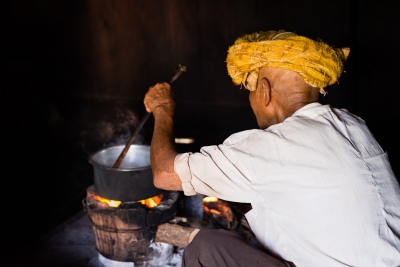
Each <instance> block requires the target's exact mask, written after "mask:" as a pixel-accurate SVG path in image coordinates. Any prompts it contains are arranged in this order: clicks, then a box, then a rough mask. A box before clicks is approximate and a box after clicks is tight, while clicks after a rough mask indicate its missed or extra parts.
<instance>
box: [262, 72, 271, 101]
mask: <svg viewBox="0 0 400 267" xmlns="http://www.w3.org/2000/svg"><path fill="white" fill-rule="evenodd" d="M261 87H262V93H263V98H264V105H265V106H268V105H269V102H271V85H270V84H269V81H268V80H267V79H266V78H262V79H261Z"/></svg>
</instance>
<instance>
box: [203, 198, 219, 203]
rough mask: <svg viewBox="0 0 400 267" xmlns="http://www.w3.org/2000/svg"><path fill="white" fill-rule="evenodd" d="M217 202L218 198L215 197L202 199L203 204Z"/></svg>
mask: <svg viewBox="0 0 400 267" xmlns="http://www.w3.org/2000/svg"><path fill="white" fill-rule="evenodd" d="M217 201H218V198H216V197H205V198H203V203H205V202H217Z"/></svg>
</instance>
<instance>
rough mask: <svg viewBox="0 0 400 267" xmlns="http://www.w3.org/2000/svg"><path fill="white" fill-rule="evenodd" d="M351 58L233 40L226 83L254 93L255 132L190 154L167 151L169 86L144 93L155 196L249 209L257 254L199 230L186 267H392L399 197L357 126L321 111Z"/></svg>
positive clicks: (325, 50)
mask: <svg viewBox="0 0 400 267" xmlns="http://www.w3.org/2000/svg"><path fill="white" fill-rule="evenodd" d="M348 54H349V49H347V48H344V49H337V48H336V49H335V48H332V47H331V46H329V45H327V44H325V43H323V42H320V41H314V40H311V39H309V38H306V37H303V36H299V35H296V34H294V33H290V32H285V31H282V30H281V31H267V32H259V33H254V34H249V35H245V36H243V37H241V38H239V39H237V40H236V42H235V44H234V45H232V46H231V47H230V48H229V51H228V57H227V67H228V73H229V75H230V76H231V78H232V80H233V82H234V83H235V84H237V85H241V86H243V87H245V88H246V89H248V90H249V91H250V95H249V100H250V105H251V108H252V110H253V112H254V114H255V117H256V119H257V122H258V125H259V127H260V129H254V130H247V131H243V132H239V133H236V134H233V135H231V136H230V137H229V138H227V139H226V140H225V141H224V142H223V144H220V145H215V146H206V147H203V148H201V150H200V152H197V153H182V154H177V152H176V151H175V150H174V136H173V115H174V106H175V102H174V100H173V97H172V94H171V88H170V85H169V84H168V83H158V84H156V85H155V86H153V87H151V88H150V89H149V91H148V93H147V94H146V96H145V99H144V103H145V106H146V110H147V111H148V112H152V113H153V115H154V118H155V125H154V133H153V139H152V143H151V156H150V157H151V164H152V168H153V175H154V184H155V186H157V187H159V188H162V189H165V190H183V191H184V193H185V194H186V195H194V194H204V195H209V196H215V197H218V198H221V199H224V200H227V201H233V202H241V203H251V207H252V209H251V210H250V211H249V212H247V213H246V218H247V220H248V222H249V224H250V226H251V229H252V231H253V232H254V234H255V236H256V237H257V239H258V240H259V241H260V243H261V244H262V245H263V246H264V247H265V251H261V250H258V249H256V248H254V247H252V246H251V245H249V244H247V243H246V242H245V241H244V240H242V239H241V238H240V237H239V236H237V235H235V234H234V233H232V232H229V231H226V230H221V229H218V230H217V229H203V230H200V231H199V232H198V233H197V234H196V235H195V236H194V238H193V240H192V241H191V243H190V244H189V245H188V246H187V247H186V248H185V252H184V257H183V266H190V267H193V266H218V267H221V266H230V267H231V266H290V265H295V266H306V267H310V266H319V267H320V266H400V239H399V238H400V210H399V209H400V188H399V184H398V181H397V179H396V177H395V175H394V174H393V172H392V169H391V166H390V163H389V160H388V155H387V154H386V152H385V151H383V150H382V148H381V146H380V145H379V144H378V143H377V141H376V140H375V138H374V137H373V135H372V134H371V132H370V131H369V129H368V127H367V126H366V124H365V122H364V121H363V120H362V119H360V118H359V117H357V116H355V115H353V114H351V113H350V112H348V111H347V110H344V109H337V108H333V107H331V106H329V105H321V104H320V103H318V97H319V94H320V93H321V94H325V93H326V92H325V90H324V88H325V87H326V86H328V85H331V84H333V83H335V82H337V81H338V79H339V77H340V74H341V73H342V70H343V64H344V62H345V60H346V58H347V56H348Z"/></svg>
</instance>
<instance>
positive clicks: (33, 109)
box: [0, 0, 400, 248]
mask: <svg viewBox="0 0 400 267" xmlns="http://www.w3.org/2000/svg"><path fill="white" fill-rule="evenodd" d="M397 6H398V5H397V4H396V1H381V2H379V4H375V3H374V2H371V1H352V0H335V1H334V0H328V1H319V0H308V1H295V0H292V1H290V0H282V1H264V0H263V1H261V0H246V1H243V0H242V1H240V0H229V1H228V0H192V1H187V0H186V1H185V0H168V1H147V0H135V1H129V0H120V1H111V0H109V1H106V0H86V1H82V0H68V1H66V0H64V1H50V0H14V1H8V3H6V4H4V3H3V4H2V8H1V13H2V16H1V20H2V21H1V25H2V27H1V30H2V31H1V32H2V35H1V47H0V48H1V50H0V68H1V74H0V77H1V80H0V81H1V83H0V84H1V87H2V90H1V92H2V97H1V106H2V113H1V115H2V120H1V121H2V127H1V129H2V131H1V133H2V139H3V142H4V146H3V150H2V151H3V160H2V179H1V180H2V182H3V186H2V187H1V193H2V195H3V196H4V200H5V203H4V204H3V206H5V207H4V208H3V216H2V218H3V219H2V229H6V230H4V231H2V233H1V238H2V240H9V243H10V247H11V248H12V247H13V245H21V244H27V243H30V242H32V241H33V240H35V239H37V238H38V237H39V236H41V235H43V234H44V233H46V232H47V231H49V229H51V228H52V227H55V226H56V225H58V224H60V223H61V222H62V221H64V220H65V219H67V218H69V217H70V216H71V215H72V214H74V213H76V212H78V211H80V210H82V204H81V200H82V198H83V197H84V196H85V190H86V188H87V187H88V186H89V185H91V184H92V182H93V178H92V168H91V166H90V165H89V164H88V162H87V157H88V155H90V154H91V153H93V152H94V151H96V150H98V149H100V148H102V147H104V146H107V145H110V144H116V143H117V142H119V143H124V142H126V140H127V138H129V136H130V134H131V131H132V130H133V129H134V127H135V125H136V123H137V122H138V120H139V119H140V118H141V117H142V116H143V114H144V112H145V110H144V107H143V104H142V99H143V96H144V94H145V92H146V91H147V88H148V87H149V86H151V85H152V84H154V83H155V82H157V81H162V80H163V81H165V80H168V79H169V77H170V76H171V75H172V73H173V72H174V70H175V68H176V67H177V65H178V64H183V65H185V66H187V67H188V72H187V73H186V74H185V76H184V77H182V78H181V79H180V80H178V81H176V83H175V84H174V92H175V97H176V100H177V114H176V134H177V136H178V137H194V138H195V139H196V143H195V144H193V145H191V146H188V147H184V146H180V147H178V149H179V150H181V151H183V150H197V149H198V148H199V147H201V146H202V145H207V144H216V143H219V142H222V141H223V140H224V139H225V138H226V137H228V136H229V134H231V133H233V132H235V131H239V130H244V129H250V128H256V127H257V125H256V121H255V119H254V116H253V114H252V112H251V109H250V107H249V105H248V92H246V91H245V90H240V89H239V87H237V86H235V85H233V83H232V82H231V80H230V78H229V76H228V74H227V71H226V65H225V58H226V52H227V50H228V47H229V46H230V45H232V44H233V42H234V41H235V39H236V38H237V37H239V36H241V35H243V34H247V33H252V32H256V31H263V30H270V29H272V30H279V29H285V30H288V31H294V32H297V33H298V34H300V35H305V36H308V37H311V38H320V39H322V40H323V41H325V42H327V43H329V44H331V45H333V46H336V47H344V46H349V47H350V48H351V53H350V57H349V59H348V61H347V62H346V65H345V73H344V74H343V75H342V77H341V79H340V81H339V84H335V85H332V86H331V87H329V88H327V90H328V95H327V96H326V97H323V98H321V102H323V103H330V104H332V105H334V106H337V107H343V108H347V109H349V110H350V111H352V112H354V113H356V114H357V115H360V116H361V117H362V118H364V119H365V120H366V121H367V123H368V125H369V126H370V127H371V129H372V131H373V133H374V134H375V136H376V138H377V139H378V140H379V141H380V142H381V144H382V146H383V147H384V148H385V149H386V150H387V151H388V152H389V157H390V159H391V161H392V163H393V167H394V170H395V172H396V174H397V176H398V177H399V175H400V169H399V167H398V166H399V165H400V158H399V157H400V156H399V152H398V151H399V148H400V145H399V141H398V138H397V131H396V130H395V128H394V127H395V126H396V124H397V122H398V121H399V116H400V115H399V113H400V111H399V109H398V108H397V106H398V103H397V102H398V100H399V92H398V89H397V79H396V78H397V76H398V75H397V72H396V71H397V66H398V62H399V60H400V56H399V54H398V53H397V44H398V43H399V42H398V39H399V37H398V35H397V32H398V26H399V23H398V14H399V11H400V10H399V8H398V7H397ZM151 132H152V120H151V119H150V120H149V121H148V122H147V124H146V125H145V128H144V130H143V132H142V133H141V136H140V138H138V141H139V142H141V143H145V144H149V143H150V141H151Z"/></svg>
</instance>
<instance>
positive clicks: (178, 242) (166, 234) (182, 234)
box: [154, 223, 200, 247]
mask: <svg viewBox="0 0 400 267" xmlns="http://www.w3.org/2000/svg"><path fill="white" fill-rule="evenodd" d="M198 231H200V229H199V228H194V227H189V226H182V225H179V224H175V223H164V224H160V225H159V226H158V227H157V231H156V234H155V238H154V240H155V241H156V242H163V243H168V244H171V245H174V246H178V247H186V246H187V245H188V244H189V243H190V242H191V241H192V239H193V237H194V236H195V235H196V234H197V233H198Z"/></svg>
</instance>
